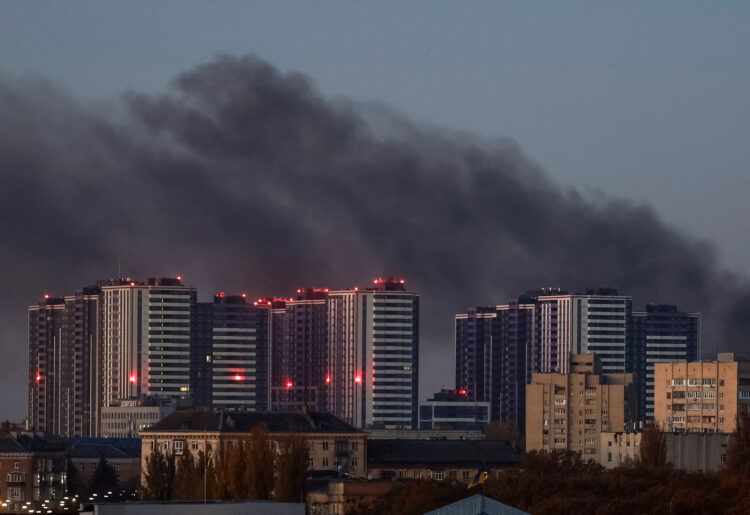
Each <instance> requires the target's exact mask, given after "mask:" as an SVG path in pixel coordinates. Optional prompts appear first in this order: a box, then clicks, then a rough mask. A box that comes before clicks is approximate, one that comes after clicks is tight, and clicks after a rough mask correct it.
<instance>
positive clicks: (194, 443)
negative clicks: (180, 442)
mask: <svg viewBox="0 0 750 515" xmlns="http://www.w3.org/2000/svg"><path fill="white" fill-rule="evenodd" d="M190 448H191V449H193V450H194V451H197V450H198V442H193V443H191V444H190Z"/></svg>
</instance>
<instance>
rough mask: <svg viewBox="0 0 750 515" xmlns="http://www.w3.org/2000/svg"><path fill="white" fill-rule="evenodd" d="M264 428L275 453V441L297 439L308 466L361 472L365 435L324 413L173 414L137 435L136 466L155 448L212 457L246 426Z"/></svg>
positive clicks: (244, 434)
mask: <svg viewBox="0 0 750 515" xmlns="http://www.w3.org/2000/svg"><path fill="white" fill-rule="evenodd" d="M258 424H264V425H265V426H266V427H267V428H268V431H269V434H270V437H271V439H272V440H273V441H274V442H275V444H276V448H277V449H278V446H279V443H280V442H281V441H282V440H283V439H285V438H290V437H294V436H302V437H304V438H305V440H306V441H307V445H308V448H309V456H308V459H309V463H308V465H309V468H310V469H316V470H326V469H338V468H339V467H340V470H341V471H342V472H346V473H349V474H351V475H353V476H356V477H363V476H365V474H366V470H367V468H366V467H367V434H366V433H364V432H361V431H357V430H355V429H354V428H352V427H351V426H350V425H348V424H346V423H345V422H343V421H341V420H339V419H336V418H335V417H333V416H332V415H330V414H328V413H310V414H309V415H302V414H292V413H251V412H241V411H240V412H217V411H209V412H198V411H194V410H185V411H182V410H177V411H175V412H174V413H173V414H172V415H170V416H168V417H166V418H165V419H164V420H162V421H161V422H158V423H156V424H155V425H153V426H151V427H150V428H149V429H147V430H145V431H141V433H140V438H141V467H142V469H143V470H145V467H146V463H147V460H148V457H149V456H150V455H151V453H152V452H153V451H154V449H156V448H159V449H160V450H161V451H162V452H163V453H165V454H166V453H173V454H175V455H178V456H179V455H182V454H183V453H184V452H185V451H186V450H189V451H190V452H191V453H192V454H193V456H196V457H197V456H198V454H199V453H204V454H208V455H210V456H216V455H217V453H218V452H221V450H224V451H226V450H228V449H229V448H230V447H231V446H233V445H236V444H237V443H238V442H241V441H244V440H247V439H248V438H249V437H250V431H251V429H252V427H254V426H255V425H258Z"/></svg>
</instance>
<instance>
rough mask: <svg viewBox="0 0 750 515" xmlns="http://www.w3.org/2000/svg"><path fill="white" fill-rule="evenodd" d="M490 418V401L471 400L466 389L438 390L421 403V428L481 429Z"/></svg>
mask: <svg viewBox="0 0 750 515" xmlns="http://www.w3.org/2000/svg"><path fill="white" fill-rule="evenodd" d="M489 420H490V403H489V402H478V401H477V402H469V401H468V400H467V394H466V390H446V389H442V390H440V391H439V392H436V393H435V394H434V395H433V396H432V399H427V400H426V401H422V402H420V403H419V429H448V430H480V429H482V427H483V426H484V425H485V424H486V423H487V422H489Z"/></svg>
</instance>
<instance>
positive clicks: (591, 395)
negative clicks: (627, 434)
mask: <svg viewBox="0 0 750 515" xmlns="http://www.w3.org/2000/svg"><path fill="white" fill-rule="evenodd" d="M569 370H570V372H569V373H568V374H546V373H535V374H534V375H533V376H532V379H531V384H529V385H527V386H526V450H527V451H533V450H539V451H552V450H558V449H559V450H570V451H574V452H578V453H580V454H581V456H582V457H583V458H584V459H592V460H595V461H599V456H600V453H601V445H600V434H601V433H602V432H624V431H629V430H632V429H633V428H634V427H635V424H636V419H637V413H638V411H637V398H638V397H637V390H636V385H635V384H634V382H633V375H632V374H602V373H601V364H600V362H599V359H598V358H597V357H596V356H595V355H594V354H574V355H572V356H571V357H570V367H569Z"/></svg>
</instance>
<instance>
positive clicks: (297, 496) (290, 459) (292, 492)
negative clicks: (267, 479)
mask: <svg viewBox="0 0 750 515" xmlns="http://www.w3.org/2000/svg"><path fill="white" fill-rule="evenodd" d="M279 448H280V452H279V455H278V458H277V460H276V463H277V477H276V486H275V487H274V490H273V496H274V499H275V500H277V501H279V502H305V500H306V495H307V461H308V450H307V441H306V440H305V438H304V437H303V436H299V435H295V436H290V437H287V438H284V439H282V440H281V441H280V442H279Z"/></svg>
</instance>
